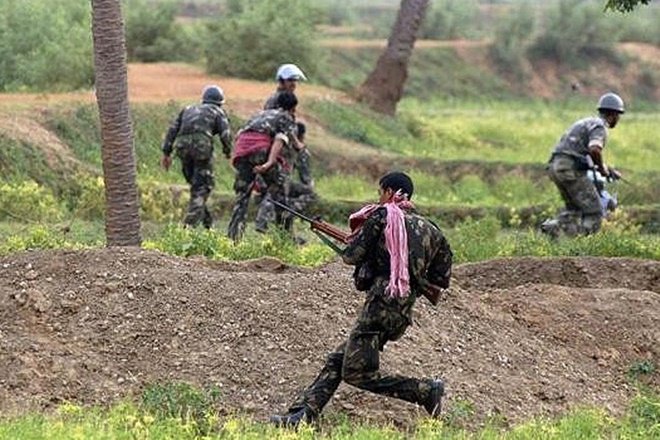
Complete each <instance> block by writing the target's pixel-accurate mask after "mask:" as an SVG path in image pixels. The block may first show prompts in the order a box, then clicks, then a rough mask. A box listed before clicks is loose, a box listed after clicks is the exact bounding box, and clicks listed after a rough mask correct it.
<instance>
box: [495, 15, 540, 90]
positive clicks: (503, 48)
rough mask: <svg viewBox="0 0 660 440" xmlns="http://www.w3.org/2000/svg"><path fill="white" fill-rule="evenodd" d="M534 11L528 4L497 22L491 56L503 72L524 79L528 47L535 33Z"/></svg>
mask: <svg viewBox="0 0 660 440" xmlns="http://www.w3.org/2000/svg"><path fill="white" fill-rule="evenodd" d="M534 25H535V22H534V11H533V10H532V8H531V7H530V6H529V5H528V4H522V5H520V6H519V7H518V8H517V9H516V10H515V11H514V12H513V13H511V14H507V15H506V16H505V17H504V18H503V19H500V20H498V21H497V25H496V27H495V38H494V40H493V45H492V47H491V49H490V52H491V55H492V57H493V59H494V60H495V62H496V63H497V64H498V66H499V67H500V70H502V71H503V72H513V73H514V74H516V75H517V76H518V78H522V76H523V74H524V63H525V61H526V59H527V47H528V46H529V43H530V41H531V35H532V33H533V32H534Z"/></svg>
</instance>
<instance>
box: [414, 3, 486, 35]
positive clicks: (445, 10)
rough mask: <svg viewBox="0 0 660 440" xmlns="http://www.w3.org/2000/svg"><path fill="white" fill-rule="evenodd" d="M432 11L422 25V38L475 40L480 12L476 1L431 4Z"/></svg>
mask: <svg viewBox="0 0 660 440" xmlns="http://www.w3.org/2000/svg"><path fill="white" fill-rule="evenodd" d="M430 6H431V9H430V11H428V13H427V14H426V18H425V19H424V22H423V24H422V29H421V31H420V36H419V37H420V38H426V39H434V40H454V39H460V38H474V37H475V36H477V35H478V33H479V30H478V29H477V28H476V26H477V24H478V22H477V15H478V12H479V9H478V2H477V1H476V0H439V1H435V2H431V5H430Z"/></svg>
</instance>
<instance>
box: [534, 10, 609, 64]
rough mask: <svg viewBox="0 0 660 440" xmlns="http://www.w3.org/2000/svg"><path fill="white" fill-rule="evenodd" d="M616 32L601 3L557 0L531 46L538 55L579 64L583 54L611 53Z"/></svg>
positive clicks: (584, 55)
mask: <svg viewBox="0 0 660 440" xmlns="http://www.w3.org/2000/svg"><path fill="white" fill-rule="evenodd" d="M619 35H620V30H619V29H618V28H617V26H616V23H615V22H614V21H613V20H608V19H607V17H606V16H605V15H604V14H603V13H602V6H600V5H598V4H594V3H585V2H581V3H579V4H575V2H573V1H571V0H558V1H557V3H556V4H555V5H554V6H552V7H551V8H550V9H549V11H548V13H547V14H546V20H545V22H544V23H543V26H542V27H541V32H540V34H539V35H538V37H537V38H536V40H535V41H534V43H533V44H532V47H531V48H530V49H531V51H532V54H533V55H535V56H537V57H540V58H551V59H554V60H557V61H561V62H565V63H568V64H580V62H581V60H582V58H583V57H590V56H596V55H607V56H612V55H613V53H614V44H615V43H616V42H617V41H618V39H619Z"/></svg>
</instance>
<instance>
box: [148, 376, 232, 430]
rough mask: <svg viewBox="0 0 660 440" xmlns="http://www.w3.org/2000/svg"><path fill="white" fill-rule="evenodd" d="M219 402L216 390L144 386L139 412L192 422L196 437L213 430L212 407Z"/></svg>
mask: <svg viewBox="0 0 660 440" xmlns="http://www.w3.org/2000/svg"><path fill="white" fill-rule="evenodd" d="M219 402H220V389H219V388H217V387H212V388H209V389H205V390H200V389H197V388H195V387H193V386H192V385H190V384H187V383H184V382H168V383H162V384H153V385H148V386H147V387H146V388H145V390H144V391H143V392H142V405H141V406H142V409H144V410H146V411H147V412H149V413H151V414H153V415H154V416H156V417H159V418H174V419H181V420H183V421H185V422H194V425H193V426H194V428H195V430H196V431H197V433H198V434H202V435H206V434H208V433H209V432H210V431H211V429H213V425H212V423H211V421H212V417H211V416H212V415H213V414H214V409H213V407H214V405H216V404H218V403H219Z"/></svg>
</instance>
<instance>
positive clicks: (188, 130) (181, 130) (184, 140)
mask: <svg viewBox="0 0 660 440" xmlns="http://www.w3.org/2000/svg"><path fill="white" fill-rule="evenodd" d="M216 134H217V135H219V137H220V141H221V142H222V152H223V153H224V155H225V156H226V157H229V155H230V153H231V129H230V127H229V119H228V118H227V115H226V114H225V111H224V110H223V109H222V108H221V107H220V106H218V105H216V104H209V103H205V104H197V105H191V106H188V107H186V108H184V109H183V110H181V112H180V113H179V115H178V116H177V118H176V119H175V120H174V121H173V122H172V124H171V125H170V128H169V130H168V131H167V135H166V136H165V141H164V142H163V147H162V150H163V154H164V155H165V156H169V155H171V154H172V148H173V147H174V149H175V150H176V155H177V156H178V157H179V159H181V166H182V172H183V176H184V177H185V178H186V182H188V184H190V202H189V203H188V210H187V212H186V217H185V219H184V223H185V224H186V225H189V226H197V225H198V224H199V223H200V222H201V223H203V225H204V226H205V227H207V228H210V227H211V224H212V222H213V219H212V217H211V213H210V212H209V210H208V208H207V207H206V201H207V200H208V197H209V194H210V193H211V190H212V189H213V186H214V181H213V163H212V162H213V136H214V135H216Z"/></svg>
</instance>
